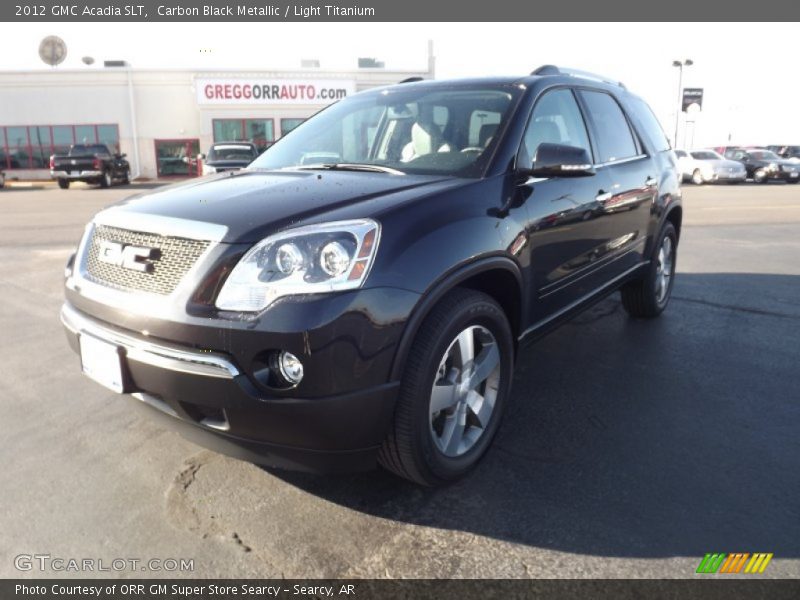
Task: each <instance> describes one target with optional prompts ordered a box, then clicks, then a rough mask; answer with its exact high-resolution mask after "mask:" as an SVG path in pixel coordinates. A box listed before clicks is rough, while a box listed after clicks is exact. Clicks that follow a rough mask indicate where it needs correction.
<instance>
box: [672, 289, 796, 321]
mask: <svg viewBox="0 0 800 600" xmlns="http://www.w3.org/2000/svg"><path fill="white" fill-rule="evenodd" d="M672 299H673V300H678V301H680V302H690V303H692V304H701V305H703V306H710V307H712V308H720V309H723V310H732V311H735V312H743V313H747V314H751V315H763V316H767V317H778V318H781V319H793V320H797V319H800V315H797V314H794V315H793V314H790V313H783V312H778V311H775V310H765V309H762V308H752V307H750V306H739V305H738V304H723V303H721V302H711V301H710V300H703V299H701V298H688V297H686V296H674V295H673V296H672Z"/></svg>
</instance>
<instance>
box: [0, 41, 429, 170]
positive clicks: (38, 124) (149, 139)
mask: <svg viewBox="0 0 800 600" xmlns="http://www.w3.org/2000/svg"><path fill="white" fill-rule="evenodd" d="M415 76H418V77H425V78H433V76H434V60H433V57H432V56H430V55H429V59H428V65H427V69H425V70H391V69H385V68H382V67H366V68H358V69H354V70H349V71H329V70H323V69H319V68H313V70H312V69H306V70H303V69H298V70H263V71H252V70H247V71H244V70H235V69H234V70H225V71H209V70H185V69H128V68H127V67H121V68H120V67H109V68H100V69H97V68H93V69H74V70H66V69H65V70H62V69H41V70H33V71H0V106H2V111H0V169H3V170H5V171H6V175H7V177H10V178H19V179H47V178H49V176H50V174H49V161H50V156H51V155H52V154H54V153H57V152H64V151H66V150H67V149H68V148H69V146H70V145H71V144H74V143H84V142H86V143H90V142H92V143H93V142H98V143H104V144H107V145H108V146H109V147H110V148H111V149H112V151H113V150H116V151H119V152H122V153H125V154H127V157H128V160H129V161H130V163H131V169H132V171H133V174H134V176H136V175H139V176H141V177H145V178H155V177H187V176H193V175H195V174H196V171H197V169H196V166H195V164H194V163H193V159H194V158H195V157H196V155H197V154H198V153H201V152H206V151H207V150H208V147H209V146H210V145H211V144H212V143H213V142H219V141H232V140H250V141H253V142H254V143H255V144H256V145H257V146H258V147H259V148H261V149H264V148H267V147H268V146H269V145H270V144H272V143H273V142H274V141H276V140H278V139H280V137H281V136H283V135H285V134H286V133H288V132H289V131H291V130H292V129H293V128H294V127H296V126H297V125H299V124H300V123H302V121H303V120H305V119H307V118H308V117H310V116H311V115H313V114H314V113H316V112H317V111H319V110H320V109H322V108H324V107H325V106H327V105H329V104H331V103H332V102H335V101H336V100H339V99H341V98H344V97H347V96H350V95H352V94H355V93H356V92H359V91H361V90H365V89H369V88H373V87H376V86H383V85H389V84H393V83H397V82H398V81H401V80H403V79H406V78H409V77H415ZM185 158H186V159H187V160H184V159H185Z"/></svg>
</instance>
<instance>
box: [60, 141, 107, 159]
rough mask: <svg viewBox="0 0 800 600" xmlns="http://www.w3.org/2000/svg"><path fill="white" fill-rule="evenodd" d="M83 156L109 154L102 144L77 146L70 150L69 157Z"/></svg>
mask: <svg viewBox="0 0 800 600" xmlns="http://www.w3.org/2000/svg"><path fill="white" fill-rule="evenodd" d="M81 154H108V148H106V147H105V146H103V145H102V144H94V145H86V144H75V145H74V146H73V147H72V148H70V150H69V156H78V155H81Z"/></svg>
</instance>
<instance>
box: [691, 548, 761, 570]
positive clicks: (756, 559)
mask: <svg viewBox="0 0 800 600" xmlns="http://www.w3.org/2000/svg"><path fill="white" fill-rule="evenodd" d="M771 560H772V552H769V553H767V552H756V553H754V554H750V553H748V552H739V553H735V554H706V555H705V556H704V557H703V560H701V561H700V566H698V567H697V572H698V573H763V572H764V569H766V568H767V565H768V564H769V561H771ZM745 565H747V566H745ZM743 567H744V569H742V568H743Z"/></svg>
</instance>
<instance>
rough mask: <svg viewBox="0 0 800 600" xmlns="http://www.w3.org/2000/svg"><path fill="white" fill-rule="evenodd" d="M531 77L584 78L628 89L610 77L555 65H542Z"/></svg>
mask: <svg viewBox="0 0 800 600" xmlns="http://www.w3.org/2000/svg"><path fill="white" fill-rule="evenodd" d="M531 75H539V76H543V75H566V76H568V77H583V78H584V79H592V80H594V81H600V82H602V83H609V84H611V85H618V86H619V87H621V88H623V89H627V88H626V87H625V84H624V83H622V82H621V81H618V80H616V79H611V78H610V77H603V76H602V75H598V74H596V73H590V72H589V71H581V70H580V69H568V68H565V67H557V66H555V65H542V66H541V67H539V68H538V69H536V70H535V71H532V72H531Z"/></svg>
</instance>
